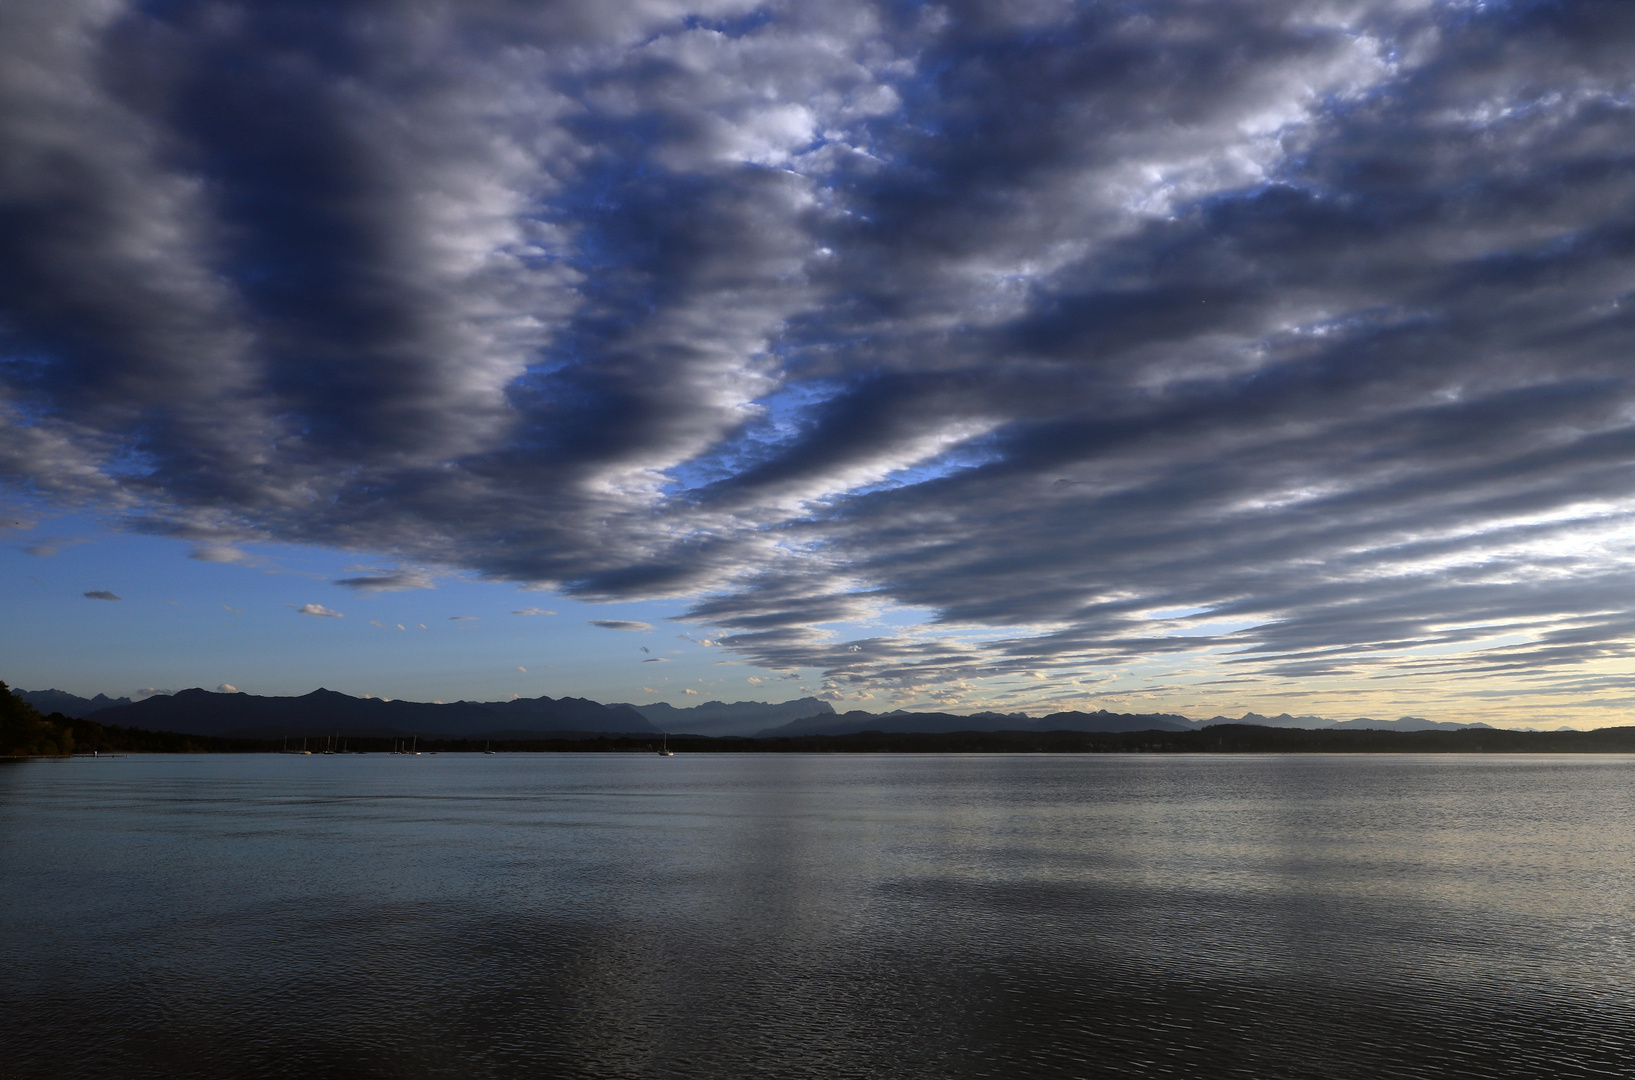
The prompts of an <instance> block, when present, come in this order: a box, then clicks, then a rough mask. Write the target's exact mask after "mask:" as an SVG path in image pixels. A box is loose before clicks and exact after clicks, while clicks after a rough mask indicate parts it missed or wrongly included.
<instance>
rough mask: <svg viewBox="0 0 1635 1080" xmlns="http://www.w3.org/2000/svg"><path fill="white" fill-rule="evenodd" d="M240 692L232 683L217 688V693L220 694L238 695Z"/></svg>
mask: <svg viewBox="0 0 1635 1080" xmlns="http://www.w3.org/2000/svg"><path fill="white" fill-rule="evenodd" d="M238 692H239V689H238V687H236V686H234V685H233V684H232V683H222V684H221V685H220V686H218V687H216V693H218V694H236V693H238Z"/></svg>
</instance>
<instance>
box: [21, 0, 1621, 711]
mask: <svg viewBox="0 0 1635 1080" xmlns="http://www.w3.org/2000/svg"><path fill="white" fill-rule="evenodd" d="M0 71H4V72H5V74H6V77H5V79H4V80H0V161H3V162H4V163H5V164H4V166H3V167H0V514H3V516H0V603H3V604H4V605H5V610H6V612H7V619H6V621H5V629H4V631H3V632H0V679H4V680H6V681H7V682H10V683H12V684H14V685H17V686H20V687H23V688H26V689H45V688H48V687H56V688H60V689H64V690H69V691H71V692H75V693H80V694H87V695H89V694H94V693H97V692H105V693H109V694H114V695H120V694H132V693H139V692H144V691H153V690H165V689H180V688H185V687H188V686H204V687H206V688H213V687H215V686H216V685H218V684H231V685H233V686H237V687H239V688H240V689H245V690H249V691H251V692H257V693H268V694H299V693H305V692H307V691H309V690H311V689H314V688H316V687H317V686H319V685H324V686H328V687H329V688H331V689H336V690H341V691H344V692H347V693H353V694H363V693H369V694H374V695H376V696H385V697H408V698H416V699H421V700H439V699H441V700H452V699H456V698H483V699H488V700H497V699H503V698H506V697H509V696H511V695H521V696H530V697H531V696H537V695H540V694H549V695H550V696H553V697H560V696H565V695H571V696H584V697H590V698H594V699H596V700H599V701H608V702H612V701H630V702H648V701H655V700H663V701H669V702H671V703H672V704H677V705H685V704H689V703H695V702H698V701H703V700H708V699H711V698H715V699H721V700H726V701H736V700H768V701H782V700H788V699H790V698H794V697H799V696H804V695H807V694H813V695H821V696H823V697H825V698H827V699H829V700H831V701H832V702H834V704H835V706H836V707H837V708H841V709H845V708H856V707H861V708H867V709H870V710H874V711H885V710H890V709H893V708H919V709H929V708H936V709H948V710H953V711H959V712H965V711H973V710H978V709H1000V710H1003V711H1026V712H1030V713H1033V714H1040V713H1044V712H1051V711H1057V710H1061V709H1096V708H1108V709H1114V710H1120V711H1133V712H1152V711H1170V712H1180V713H1184V714H1186V715H1189V716H1195V717H1198V716H1210V715H1215V714H1227V715H1238V714H1240V713H1241V712H1244V711H1250V710H1252V711H1256V712H1261V713H1269V714H1276V713H1279V712H1284V711H1287V712H1291V713H1296V714H1316V715H1322V716H1328V717H1332V718H1346V717H1354V716H1364V715H1367V716H1375V717H1395V716H1400V715H1416V716H1425V717H1428V718H1430V719H1434V720H1454V721H1465V722H1469V721H1475V720H1481V721H1485V722H1488V723H1493V724H1496V725H1501V726H1503V725H1529V726H1541V727H1555V726H1558V725H1561V724H1571V725H1573V726H1577V727H1596V726H1605V725H1608V724H1615V723H1620V722H1622V720H1623V717H1624V716H1625V714H1626V712H1627V710H1628V709H1629V708H1630V706H1631V704H1632V702H1635V696H1632V694H1631V688H1632V686H1635V672H1631V670H1630V660H1631V657H1632V656H1635V616H1631V615H1630V613H1629V608H1630V603H1629V597H1630V596H1631V595H1632V593H1635V367H1632V355H1635V353H1632V346H1635V259H1632V258H1631V256H1632V254H1635V241H1632V240H1631V238H1632V237H1635V160H1632V159H1635V5H1629V4H1618V3H1583V4H1553V3H1544V2H1523V0H1512V2H1482V3H1477V2H1464V0H1361V2H1358V3H1354V4H1338V5H1337V4H1334V3H1331V2H1329V0H1217V2H1212V3H1208V4H1197V3H1192V2H1188V0H1138V2H1135V3H1097V2H1086V3H1057V2H1055V0H1036V2H1035V0H1028V2H1018V3H970V4H965V3H950V4H895V3H882V2H871V0H835V2H833V3H826V4H823V5H810V4H798V3H792V2H785V0H775V2H762V0H655V2H644V3H619V2H608V0H564V2H562V3H557V4H551V5H516V4H510V3H505V2H500V0H493V2H490V0H479V2H476V3H455V2H453V0H412V2H411V0H372V2H370V3H349V2H343V3H324V4H318V3H310V4H309V3H299V2H298V3H290V4H277V5H262V4H251V3H240V2H237V0H224V2H211V3H205V2H203V0H178V2H175V3H164V4H149V3H137V2H135V0H57V2H53V3H20V4H12V5H7V6H6V7H5V8H4V10H0ZM522 612H527V613H526V614H519V613H522Z"/></svg>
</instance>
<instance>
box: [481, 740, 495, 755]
mask: <svg viewBox="0 0 1635 1080" xmlns="http://www.w3.org/2000/svg"><path fill="white" fill-rule="evenodd" d="M493 745H494V740H493V739H489V740H488V741H487V742H485V743H483V753H485V754H492V753H493V752H494V751H492V750H490V749H489V747H490V746H493Z"/></svg>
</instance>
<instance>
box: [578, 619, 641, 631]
mask: <svg viewBox="0 0 1635 1080" xmlns="http://www.w3.org/2000/svg"><path fill="white" fill-rule="evenodd" d="M590 625H592V626H599V627H601V628H602V629H603V630H628V631H635V630H651V629H653V624H652V623H644V622H636V621H635V620H633V619H591V620H590Z"/></svg>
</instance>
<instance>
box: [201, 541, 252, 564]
mask: <svg viewBox="0 0 1635 1080" xmlns="http://www.w3.org/2000/svg"><path fill="white" fill-rule="evenodd" d="M187 557H188V558H190V559H197V560H199V561H200V562H212V563H228V564H234V565H244V564H247V563H249V562H251V561H252V560H251V558H250V556H249V554H248V553H246V552H243V551H240V550H239V549H238V548H236V547H234V546H233V545H231V544H199V545H198V546H197V547H195V548H194V549H193V550H192V551H191V552H189V553H188V556H187Z"/></svg>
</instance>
